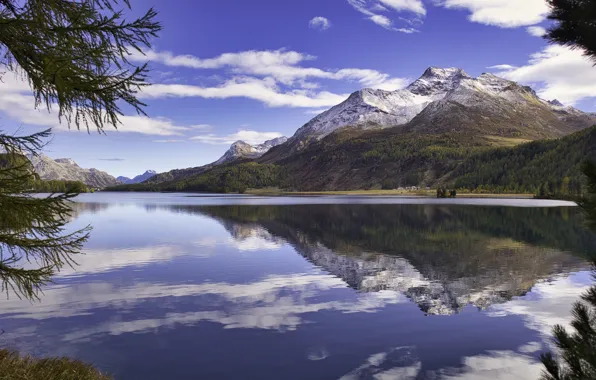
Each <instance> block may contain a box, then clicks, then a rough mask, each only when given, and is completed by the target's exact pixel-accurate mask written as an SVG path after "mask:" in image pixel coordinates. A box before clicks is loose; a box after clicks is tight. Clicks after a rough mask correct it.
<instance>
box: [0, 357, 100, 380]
mask: <svg viewBox="0 0 596 380" xmlns="http://www.w3.org/2000/svg"><path fill="white" fill-rule="evenodd" d="M110 378H111V377H109V376H107V375H104V374H102V373H101V372H99V371H98V370H96V369H95V368H93V367H92V366H90V365H88V364H85V363H83V362H80V361H78V360H72V359H68V358H46V359H36V358H32V357H30V356H23V355H19V354H18V353H16V352H13V351H9V350H0V380H42V379H43V380H109V379H110Z"/></svg>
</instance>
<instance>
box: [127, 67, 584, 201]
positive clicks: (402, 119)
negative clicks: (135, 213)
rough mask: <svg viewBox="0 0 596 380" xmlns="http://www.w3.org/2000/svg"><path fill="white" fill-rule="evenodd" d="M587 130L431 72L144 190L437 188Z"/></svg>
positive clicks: (509, 86)
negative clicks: (488, 159)
mask: <svg viewBox="0 0 596 380" xmlns="http://www.w3.org/2000/svg"><path fill="white" fill-rule="evenodd" d="M595 124H596V115H594V114H591V113H585V112H582V111H580V110H577V109H575V108H573V107H565V106H563V105H562V104H561V103H560V102H558V101H556V100H551V101H547V100H544V99H541V98H540V97H538V96H537V94H536V92H535V91H534V90H533V89H532V88H531V87H528V86H524V85H521V84H518V83H516V82H513V81H510V80H507V79H504V78H500V77H497V76H495V75H493V74H490V73H483V74H481V75H479V76H478V77H477V78H473V77H471V76H470V75H468V74H467V73H466V72H465V71H464V70H462V69H458V68H447V69H441V68H436V67H430V68H428V69H427V70H425V72H424V73H423V75H422V76H421V77H420V78H418V79H417V80H415V81H413V82H412V83H411V84H410V85H409V86H408V87H406V88H405V89H402V90H397V91H384V90H372V89H363V90H360V91H356V92H354V93H353V94H352V95H350V97H349V98H348V99H347V100H345V101H344V102H342V103H340V104H338V105H336V106H335V107H332V108H330V109H329V110H327V111H325V112H323V113H321V114H319V115H317V116H316V117H314V118H313V119H311V120H310V121H309V122H308V123H306V124H305V125H304V126H302V127H301V128H299V129H298V130H297V131H296V133H295V134H294V135H293V136H292V137H290V138H289V139H287V141H285V142H283V143H281V144H279V145H277V146H273V147H271V148H270V149H269V150H268V151H267V152H266V153H264V154H263V155H262V156H260V157H258V158H256V159H255V158H250V157H246V158H245V159H239V160H236V161H228V162H227V163H225V164H224V165H222V166H213V165H211V166H210V165H207V166H203V167H199V168H193V169H191V170H180V171H173V172H170V173H175V175H172V176H169V177H164V178H160V182H159V183H158V182H156V181H153V182H152V181H151V180H150V181H148V183H149V184H151V185H158V184H159V186H157V187H155V189H167V190H174V189H176V190H186V191H226V192H227V191H245V190H247V189H249V188H260V187H270V186H276V187H280V188H283V189H289V190H301V191H326V190H359V189H378V188H384V189H392V188H398V187H403V186H436V185H441V184H446V183H447V182H446V181H452V180H454V178H452V177H450V176H449V174H450V173H452V172H453V171H454V170H456V169H457V167H458V165H460V164H461V163H462V162H463V161H464V160H466V159H468V158H470V157H474V156H475V155H477V154H479V153H482V152H487V151H491V150H492V149H495V148H499V147H511V146H515V145H518V144H521V143H525V142H529V141H534V140H545V139H546V140H548V139H558V138H561V137H563V136H567V135H570V134H573V133H576V132H578V131H582V130H584V129H585V128H588V127H590V126H592V125H595ZM237 148H238V146H237ZM224 156H225V155H224ZM512 159H513V156H512ZM563 161H565V160H563ZM570 165H571V163H570ZM572 165H573V170H571V168H569V170H570V171H569V172H570V173H573V175H575V174H576V173H575V165H576V163H575V162H574V163H573V164H572ZM558 172H559V171H558ZM460 174H461V173H460ZM461 175H464V174H461ZM251 176H254V178H251ZM158 177H159V176H156V178H158ZM240 178H242V179H241V180H240ZM543 180H545V179H543ZM535 183H539V182H537V180H536V179H534V182H533V184H532V186H535ZM133 190H134V189H133ZM532 191H533V190H532Z"/></svg>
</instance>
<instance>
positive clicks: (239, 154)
mask: <svg viewBox="0 0 596 380" xmlns="http://www.w3.org/2000/svg"><path fill="white" fill-rule="evenodd" d="M286 141H288V138H287V137H278V138H276V139H273V140H268V141H265V142H264V143H262V144H259V145H250V144H247V143H245V142H244V141H236V142H235V143H233V144H232V145H231V146H230V149H228V150H227V151H226V152H225V153H224V155H223V156H222V157H221V158H220V159H219V160H217V161H215V162H214V163H212V164H211V165H213V166H217V165H223V164H226V163H228V162H232V161H235V160H238V159H243V158H250V159H254V158H259V157H261V156H262V155H264V154H265V153H267V152H268V151H269V149H271V148H273V147H274V146H278V145H280V144H283V143H285V142H286Z"/></svg>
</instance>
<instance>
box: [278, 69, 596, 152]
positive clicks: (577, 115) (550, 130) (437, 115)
mask: <svg viewBox="0 0 596 380" xmlns="http://www.w3.org/2000/svg"><path fill="white" fill-rule="evenodd" d="M594 123H596V118H595V117H594V115H591V114H587V113H584V112H581V111H579V110H577V109H575V108H573V107H565V106H563V105H562V104H561V103H560V102H558V101H556V100H554V101H547V100H544V99H540V98H539V97H538V96H537V95H536V93H535V92H534V91H533V90H532V89H531V88H530V87H527V86H522V85H519V84H517V83H515V82H512V81H509V80H506V79H503V78H499V77H497V76H495V75H493V74H487V73H484V74H482V75H480V76H479V77H477V78H473V77H471V76H470V75H468V74H467V73H466V72H465V71H463V70H461V69H457V68H447V69H441V68H436V67H430V68H428V69H427V70H426V71H425V72H424V74H423V75H422V76H421V77H420V78H419V79H417V80H416V81H414V82H413V83H411V84H410V85H409V86H408V87H406V88H405V89H402V90H397V91H383V90H372V89H363V90H360V91H357V92H355V93H353V94H352V95H351V96H350V97H349V98H348V99H347V100H346V101H344V102H343V103H341V104H339V105H337V106H335V107H333V108H331V109H329V110H328V111H326V112H323V113H322V114H320V115H318V116H316V117H315V118H314V119H312V120H311V121H309V122H308V123H306V124H305V125H304V126H303V127H301V128H300V129H298V131H297V132H296V134H295V135H294V136H292V137H291V138H290V139H289V140H288V142H287V143H286V144H283V145H282V146H280V147H279V148H277V149H273V150H272V151H271V152H270V154H269V155H268V156H269V158H270V159H269V160H268V161H270V162H271V161H275V160H279V159H283V158H285V157H287V156H289V155H291V154H292V153H294V152H296V151H299V150H301V149H304V148H305V147H306V146H307V145H308V144H309V143H311V142H313V141H317V140H320V139H322V138H324V137H325V136H328V135H329V134H331V133H333V132H334V131H337V130H340V129H342V128H345V127H357V128H360V129H383V128H391V127H396V126H404V129H409V130H415V131H420V132H437V131H443V132H446V131H452V130H463V129H466V130H467V129H473V130H475V131H476V132H478V133H482V134H490V135H498V136H507V137H522V138H527V139H541V138H553V137H560V136H564V135H566V134H569V133H572V132H574V131H577V130H580V129H582V128H586V127H588V126H590V125H592V124H594Z"/></svg>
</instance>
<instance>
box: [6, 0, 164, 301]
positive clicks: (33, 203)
mask: <svg viewBox="0 0 596 380" xmlns="http://www.w3.org/2000/svg"><path fill="white" fill-rule="evenodd" d="M120 5H123V6H125V7H130V4H129V2H128V0H0V47H2V48H3V54H2V57H1V58H0V64H2V65H3V66H4V67H5V71H8V72H13V73H16V74H17V75H19V76H21V77H22V78H23V79H24V80H26V81H28V83H29V85H30V87H31V89H32V91H33V94H34V96H35V100H36V103H35V106H36V107H37V108H38V107H45V108H48V109H51V108H52V107H57V108H58V111H59V117H60V120H61V121H65V122H66V123H68V125H69V126H70V125H75V126H76V127H77V128H81V127H84V128H86V129H87V130H88V131H89V130H90V129H91V128H97V130H98V131H99V132H102V131H103V130H104V127H105V126H107V125H112V126H114V127H117V125H118V123H119V117H120V116H121V115H122V111H121V108H120V107H121V105H123V104H125V105H127V106H130V107H131V108H132V109H134V110H136V112H138V113H141V114H143V113H144V111H143V107H144V106H145V105H144V104H143V103H142V102H141V101H140V100H139V99H138V98H137V94H138V91H139V90H140V89H141V88H142V87H143V86H145V85H147V83H146V79H147V66H146V65H142V66H135V65H133V64H131V63H130V62H129V61H128V59H127V58H128V57H129V55H130V54H131V53H132V52H134V51H135V50H136V51H138V52H142V49H143V48H145V47H146V48H150V47H151V46H150V38H151V37H153V36H156V34H157V32H158V31H159V30H160V29H161V25H160V24H159V23H158V22H156V21H155V20H154V19H155V16H156V12H155V11H154V10H153V9H149V10H148V11H147V12H146V13H145V14H144V15H143V16H141V17H139V18H138V19H135V20H132V21H128V20H126V19H125V18H124V13H123V11H122V10H121V9H117V8H118V7H119V6H120ZM0 85H2V84H1V83H0ZM49 136H50V130H47V131H44V132H41V133H36V134H33V135H31V136H22V137H15V136H11V135H7V134H1V133H0V152H2V153H3V154H4V156H5V157H4V158H5V162H4V163H3V165H2V167H1V168H0V286H1V289H2V290H3V291H6V292H10V291H11V290H13V291H15V292H16V293H17V295H19V296H25V297H29V298H33V297H36V295H37V292H38V290H39V288H40V287H41V286H42V285H44V284H46V283H48V282H49V281H51V277H52V275H53V274H54V273H55V271H57V270H60V268H62V267H63V266H64V265H69V264H73V263H74V261H73V259H72V257H71V256H72V255H74V254H77V253H79V252H80V249H81V247H82V245H83V243H84V242H85V240H86V239H87V237H88V233H89V228H85V229H82V230H80V231H76V232H73V233H66V231H65V226H66V223H67V222H68V221H69V219H70V215H71V208H70V201H71V198H72V197H74V196H76V195H77V192H75V191H76V190H79V191H80V190H82V189H84V188H83V187H81V186H78V185H77V186H78V188H77V189H75V188H74V187H73V186H74V185H73V186H71V185H68V187H69V188H66V187H67V185H66V184H65V185H64V186H65V187H64V190H65V191H66V192H65V193H63V194H58V195H51V196H50V197H47V198H39V197H33V196H31V195H29V192H30V191H32V190H35V189H34V187H35V186H34V184H35V183H36V181H39V179H38V178H37V177H36V175H35V173H34V172H33V169H32V167H31V165H30V163H29V162H28V161H26V160H23V154H36V153H38V152H39V150H40V149H41V148H42V145H43V142H44V140H45V139H47V138H48V137H49ZM48 186H50V187H52V186H62V185H61V184H49V185H48ZM28 262H29V263H33V269H29V267H30V266H31V265H26V264H27V263H28Z"/></svg>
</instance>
